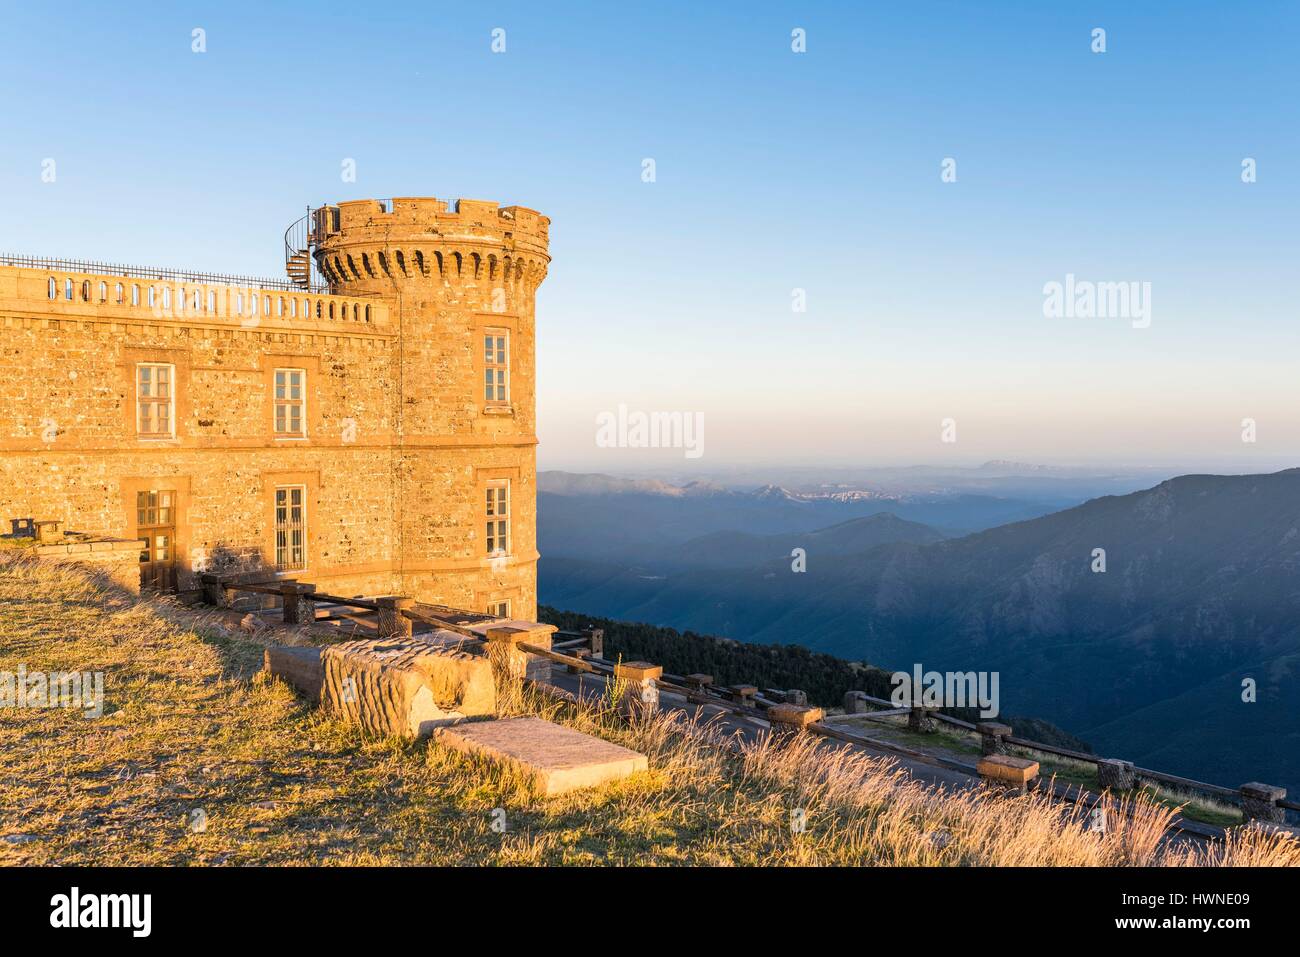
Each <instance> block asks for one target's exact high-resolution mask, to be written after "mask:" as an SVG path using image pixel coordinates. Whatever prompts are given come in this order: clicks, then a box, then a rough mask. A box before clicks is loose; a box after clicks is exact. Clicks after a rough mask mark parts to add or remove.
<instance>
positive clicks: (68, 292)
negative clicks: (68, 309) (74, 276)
mask: <svg viewBox="0 0 1300 957" xmlns="http://www.w3.org/2000/svg"><path fill="white" fill-rule="evenodd" d="M63 298H64V299H66V300H68V302H72V280H71V279H65V280H64V281H63Z"/></svg>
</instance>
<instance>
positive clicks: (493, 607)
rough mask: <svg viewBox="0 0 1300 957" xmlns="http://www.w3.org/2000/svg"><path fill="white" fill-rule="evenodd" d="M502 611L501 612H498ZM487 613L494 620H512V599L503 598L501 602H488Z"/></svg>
mask: <svg viewBox="0 0 1300 957" xmlns="http://www.w3.org/2000/svg"><path fill="white" fill-rule="evenodd" d="M498 609H500V610H498ZM487 613H488V614H489V615H491V616H492V617H493V618H504V619H506V620H507V621H509V620H510V599H509V598H502V599H501V600H500V601H490V602H488V608H487Z"/></svg>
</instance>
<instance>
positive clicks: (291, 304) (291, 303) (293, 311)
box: [289, 299, 298, 316]
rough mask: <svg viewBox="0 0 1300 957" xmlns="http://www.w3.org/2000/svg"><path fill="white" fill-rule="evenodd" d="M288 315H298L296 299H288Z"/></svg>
mask: <svg viewBox="0 0 1300 957" xmlns="http://www.w3.org/2000/svg"><path fill="white" fill-rule="evenodd" d="M289 315H291V316H296V315H298V300H297V299H290V300H289Z"/></svg>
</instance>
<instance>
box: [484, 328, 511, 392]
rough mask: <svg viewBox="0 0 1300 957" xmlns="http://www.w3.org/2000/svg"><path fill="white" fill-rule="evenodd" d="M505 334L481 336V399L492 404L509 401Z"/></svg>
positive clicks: (494, 333) (497, 333) (493, 333)
mask: <svg viewBox="0 0 1300 957" xmlns="http://www.w3.org/2000/svg"><path fill="white" fill-rule="evenodd" d="M507 358H508V357H507V352H506V334H505V333H504V332H489V333H487V334H486V335H484V336H483V386H484V395H483V398H484V399H486V400H487V401H488V402H490V403H493V404H499V405H504V404H505V403H506V402H508V401H509V392H508V390H507V386H508V385H509V375H508V372H509V368H510V367H509V365H508V364H507Z"/></svg>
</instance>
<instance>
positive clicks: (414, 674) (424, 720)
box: [321, 637, 497, 737]
mask: <svg viewBox="0 0 1300 957" xmlns="http://www.w3.org/2000/svg"><path fill="white" fill-rule="evenodd" d="M321 665H322V669H323V671H324V681H323V685H322V688H321V707H322V708H324V709H325V710H327V711H331V712H334V713H336V714H341V715H342V716H344V717H345V718H347V719H348V720H350V721H353V722H355V723H357V724H359V725H361V726H362V727H363V728H365V730H367V731H369V732H372V733H374V734H379V735H390V734H392V735H399V736H402V737H410V736H414V737H423V736H425V735H427V734H430V733H431V732H432V731H433V730H434V729H435V728H439V727H442V726H444V725H448V724H455V723H456V722H459V721H464V720H465V719H466V718H474V717H483V716H490V715H494V714H496V706H497V698H496V683H495V682H494V681H493V678H492V666H491V665H490V664H489V663H488V660H487V659H486V658H484V657H483V656H481V655H471V654H469V653H467V652H464V651H455V650H451V649H447V648H440V647H438V646H436V645H434V644H431V643H429V642H426V641H420V640H418V639H412V638H402V637H397V638H366V639H360V640H357V641H346V642H343V643H342V644H337V645H330V646H329V647H327V648H325V649H324V651H323V652H322V653H321Z"/></svg>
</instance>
